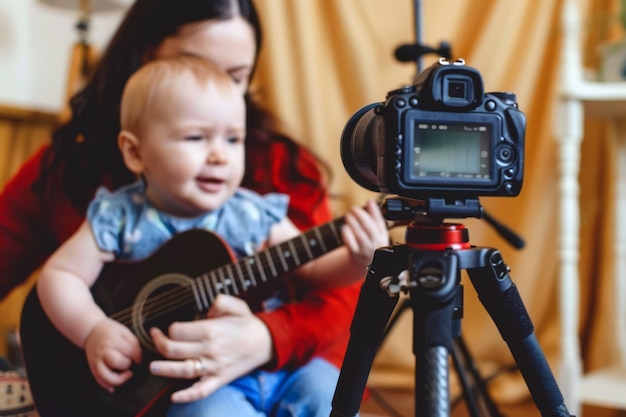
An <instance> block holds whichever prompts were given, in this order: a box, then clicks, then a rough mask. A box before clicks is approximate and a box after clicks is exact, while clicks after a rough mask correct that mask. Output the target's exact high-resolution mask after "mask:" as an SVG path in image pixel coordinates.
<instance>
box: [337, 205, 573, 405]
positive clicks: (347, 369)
mask: <svg viewBox="0 0 626 417" xmlns="http://www.w3.org/2000/svg"><path fill="white" fill-rule="evenodd" d="M391 202H392V203H393V204H394V205H396V204H402V205H401V206H398V207H400V208H399V209H394V210H392V212H394V211H395V212H396V213H404V212H406V211H407V210H408V211H415V210H422V211H423V210H424V207H425V212H426V216H425V217H424V218H423V219H421V221H419V220H418V217H417V216H416V217H415V220H414V221H413V222H412V223H411V224H410V225H409V226H408V227H407V229H406V233H405V244H400V245H393V246H388V247H384V248H379V249H378V250H376V252H375V254H374V258H373V260H372V264H371V265H370V267H369V269H368V273H367V276H366V278H365V282H364V284H363V287H362V289H361V294H360V296H359V301H358V304H357V308H356V312H355V315H354V318H353V321H352V326H351V329H350V332H351V334H350V341H349V343H348V348H347V351H346V356H345V358H344V362H343V366H342V368H341V372H340V375H339V380H338V382H337V387H336V390H335V395H334V398H333V403H332V406H333V409H332V411H331V414H330V416H331V417H353V416H355V415H356V414H357V413H358V411H359V407H360V404H361V398H362V395H363V391H364V390H365V385H366V383H367V378H368V376H369V372H370V369H371V366H372V363H373V361H374V357H375V355H376V352H377V350H378V347H379V346H380V343H381V342H382V340H383V337H384V334H385V329H386V327H387V324H388V321H389V318H390V317H391V315H392V313H393V311H394V308H395V306H396V304H397V302H398V298H399V297H398V296H399V293H400V292H401V291H403V292H408V294H409V298H410V305H411V308H412V309H413V314H414V335H413V336H414V340H413V353H414V354H415V357H416V369H415V387H416V388H415V389H416V392H415V415H416V416H417V417H446V416H449V415H450V399H449V369H448V355H449V354H450V353H451V352H452V349H453V343H452V341H453V338H456V337H458V336H459V335H460V321H461V318H462V309H463V287H462V285H461V284H460V275H461V274H460V272H461V270H462V269H465V270H467V273H468V275H469V277H470V280H471V282H472V285H474V287H475V289H476V292H477V293H478V297H479V299H480V301H481V302H482V304H483V306H484V307H485V309H486V310H487V312H488V313H489V315H490V316H491V318H492V320H493V321H494V323H495V324H496V326H497V328H498V330H499V331H500V334H501V336H502V338H503V339H504V341H505V342H506V343H507V344H508V346H509V350H510V351H511V353H512V355H513V358H514V360H515V362H516V364H517V366H518V368H519V370H520V372H521V374H522V376H523V377H524V380H525V382H526V385H527V386H528V388H529V391H530V393H531V395H532V398H533V401H534V402H535V405H536V406H537V408H538V409H539V411H540V412H541V415H542V416H543V417H570V414H569V412H568V411H567V408H566V406H565V404H564V402H563V397H562V395H561V392H560V390H559V388H558V386H557V384H556V381H555V379H554V376H553V374H552V372H551V370H550V368H549V366H548V363H547V361H546V359H545V357H544V355H543V352H542V351H541V348H540V347H539V344H538V342H537V339H536V338H535V335H534V329H533V324H532V322H531V320H530V317H529V316H528V313H527V312H526V308H525V307H524V304H523V302H522V300H521V298H520V296H519V293H518V291H517V288H516V287H515V284H514V283H513V281H512V280H511V278H510V276H509V268H508V266H507V265H506V264H505V262H504V260H503V259H502V256H501V254H500V252H499V251H498V250H497V249H493V248H483V247H474V246H472V245H471V244H470V242H469V232H468V230H467V229H466V228H465V226H464V225H463V224H459V223H445V222H444V221H443V220H444V218H466V217H477V218H480V217H481V214H482V208H481V207H480V204H479V203H478V200H477V199H471V200H466V201H465V200H463V201H456V202H454V203H453V204H451V205H449V204H447V203H446V202H445V201H443V200H434V199H431V200H428V202H427V205H426V206H422V208H421V209H416V208H415V207H413V206H410V205H406V204H405V203H406V202H405V201H403V200H400V199H398V200H397V201H395V200H391ZM388 212H389V211H387V213H388ZM387 213H386V216H387ZM388 218H389V217H388ZM389 219H390V220H394V219H392V218H389Z"/></svg>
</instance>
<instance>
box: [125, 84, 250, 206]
mask: <svg viewBox="0 0 626 417" xmlns="http://www.w3.org/2000/svg"><path fill="white" fill-rule="evenodd" d="M177 77H178V78H179V79H177V80H172V82H169V83H168V85H170V86H171V87H169V88H166V91H163V92H161V93H159V94H158V97H155V100H154V101H153V102H152V104H151V106H150V111H149V112H147V114H146V120H145V121H144V122H142V127H141V133H140V134H139V135H137V136H138V138H139V152H140V153H141V158H142V160H143V163H144V172H143V174H144V176H145V178H146V180H147V184H148V188H147V194H148V198H149V199H150V201H151V203H152V204H153V205H154V206H155V207H157V208H158V209H160V210H162V211H164V212H166V213H169V214H172V215H175V216H180V217H195V216H198V215H200V214H202V213H205V212H208V211H213V210H215V209H217V208H219V207H221V206H222V205H223V204H224V202H226V200H228V199H229V198H230V197H231V196H232V195H233V193H234V192H235V190H236V189H237V187H239V185H240V183H241V180H242V179H243V175H244V167H245V149H244V138H245V103H244V100H243V97H242V95H241V92H239V91H238V90H237V88H236V87H234V85H233V86H224V87H217V86H215V85H214V84H213V83H211V82H209V83H205V84H204V85H201V84H200V83H198V82H197V81H196V80H195V79H194V78H193V77H192V76H191V75H190V74H183V75H179V76H177Z"/></svg>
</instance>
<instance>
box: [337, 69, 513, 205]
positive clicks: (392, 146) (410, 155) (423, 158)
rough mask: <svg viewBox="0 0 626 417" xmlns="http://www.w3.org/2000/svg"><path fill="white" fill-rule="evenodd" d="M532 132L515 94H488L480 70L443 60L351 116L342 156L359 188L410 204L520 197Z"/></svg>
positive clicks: (343, 134)
mask: <svg viewBox="0 0 626 417" xmlns="http://www.w3.org/2000/svg"><path fill="white" fill-rule="evenodd" d="M525 131H526V117H525V116H524V114H523V113H522V112H521V111H520V110H519V109H518V105H517V102H516V97H515V94H512V93H504V92H495V93H484V92H483V82H482V77H481V75H480V73H479V72H478V71H477V70H476V69H474V68H471V67H468V66H465V63H464V61H463V60H457V61H454V62H450V61H448V60H446V59H445V58H441V59H440V60H439V62H438V63H435V64H434V65H432V66H431V67H429V68H427V69H426V70H424V71H423V72H421V73H420V74H418V76H417V77H416V79H415V82H414V83H413V85H410V86H407V87H403V88H401V89H398V90H393V91H390V92H388V93H387V98H386V101H385V102H384V103H374V104H370V105H367V106H365V107H363V108H362V109H361V110H359V111H358V112H357V113H355V114H354V115H353V116H352V117H351V118H350V120H349V121H348V123H347V124H346V126H345V128H344V130H343V133H342V136H341V159H342V162H343V164H344V167H345V169H346V171H347V172H348V174H349V175H350V177H351V178H352V179H353V180H354V181H355V182H356V183H357V184H359V185H360V186H362V187H364V188H366V189H368V190H371V191H375V192H384V193H392V194H398V195H400V196H402V197H405V198H408V199H419V200H424V199H429V198H436V199H451V200H463V199H474V198H476V197H478V196H516V195H518V194H519V193H520V191H521V187H522V181H523V174H524V135H525Z"/></svg>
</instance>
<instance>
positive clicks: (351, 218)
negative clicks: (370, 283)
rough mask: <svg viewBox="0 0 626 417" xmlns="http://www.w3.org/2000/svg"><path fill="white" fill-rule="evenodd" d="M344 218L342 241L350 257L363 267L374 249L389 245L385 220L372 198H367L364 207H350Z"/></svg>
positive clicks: (367, 262)
mask: <svg viewBox="0 0 626 417" xmlns="http://www.w3.org/2000/svg"><path fill="white" fill-rule="evenodd" d="M345 219H346V224H345V225H344V226H343V228H342V230H341V235H342V238H343V242H344V244H345V245H346V247H347V248H348V249H349V251H350V255H351V256H352V259H353V260H354V261H355V262H358V263H359V264H360V265H362V266H363V267H364V268H365V267H367V266H369V264H370V263H371V261H372V257H373V256H374V251H375V250H376V249H378V248H380V247H382V246H388V245H389V232H388V231H387V222H386V220H385V218H384V217H383V214H382V212H381V211H380V208H379V207H378V205H377V204H376V203H375V202H374V201H373V200H368V202H367V204H366V206H365V209H363V208H361V207H356V206H355V207H352V208H351V209H350V211H349V212H348V214H346V217H345Z"/></svg>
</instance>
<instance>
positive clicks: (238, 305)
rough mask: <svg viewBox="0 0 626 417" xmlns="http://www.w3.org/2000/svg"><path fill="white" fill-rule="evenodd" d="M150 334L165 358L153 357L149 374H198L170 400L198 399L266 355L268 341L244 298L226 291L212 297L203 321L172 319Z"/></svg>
mask: <svg viewBox="0 0 626 417" xmlns="http://www.w3.org/2000/svg"><path fill="white" fill-rule="evenodd" d="M150 334H151V335H152V339H153V341H154V344H155V346H156V348H157V350H158V351H159V352H160V353H161V354H162V355H163V356H165V357H166V358H168V359H170V360H158V361H153V362H152V363H151V364H150V371H151V372H152V374H154V375H159V376H165V377H170V378H185V379H194V378H198V377H199V378H200V379H199V380H198V381H197V382H195V383H194V384H193V385H191V386H189V387H188V388H186V389H183V390H180V391H177V392H175V393H173V394H172V401H173V402H191V401H195V400H198V399H200V398H204V397H206V396H208V395H209V394H211V393H212V392H213V391H215V390H217V389H218V388H220V387H222V386H224V385H226V384H228V383H229V382H231V381H233V380H235V379H237V378H239V377H240V376H243V375H246V374H248V373H249V372H251V371H253V370H254V369H256V368H258V367H259V366H262V365H264V364H265V363H267V362H269V361H270V359H271V358H272V339H271V336H270V333H269V331H268V329H267V327H266V326H265V324H264V323H263V322H262V321H261V320H260V319H259V318H257V317H256V316H255V315H254V314H253V313H252V311H250V308H249V307H248V305H247V304H246V303H245V301H243V300H240V299H238V298H235V297H232V296H228V295H219V296H218V297H217V298H216V299H215V303H214V304H213V306H212V307H211V309H210V310H209V312H208V314H207V319H205V320H195V321H189V322H176V323H173V324H172V325H171V326H170V327H169V335H168V336H166V335H165V334H164V333H163V332H161V331H160V330H158V329H151V331H150Z"/></svg>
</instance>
